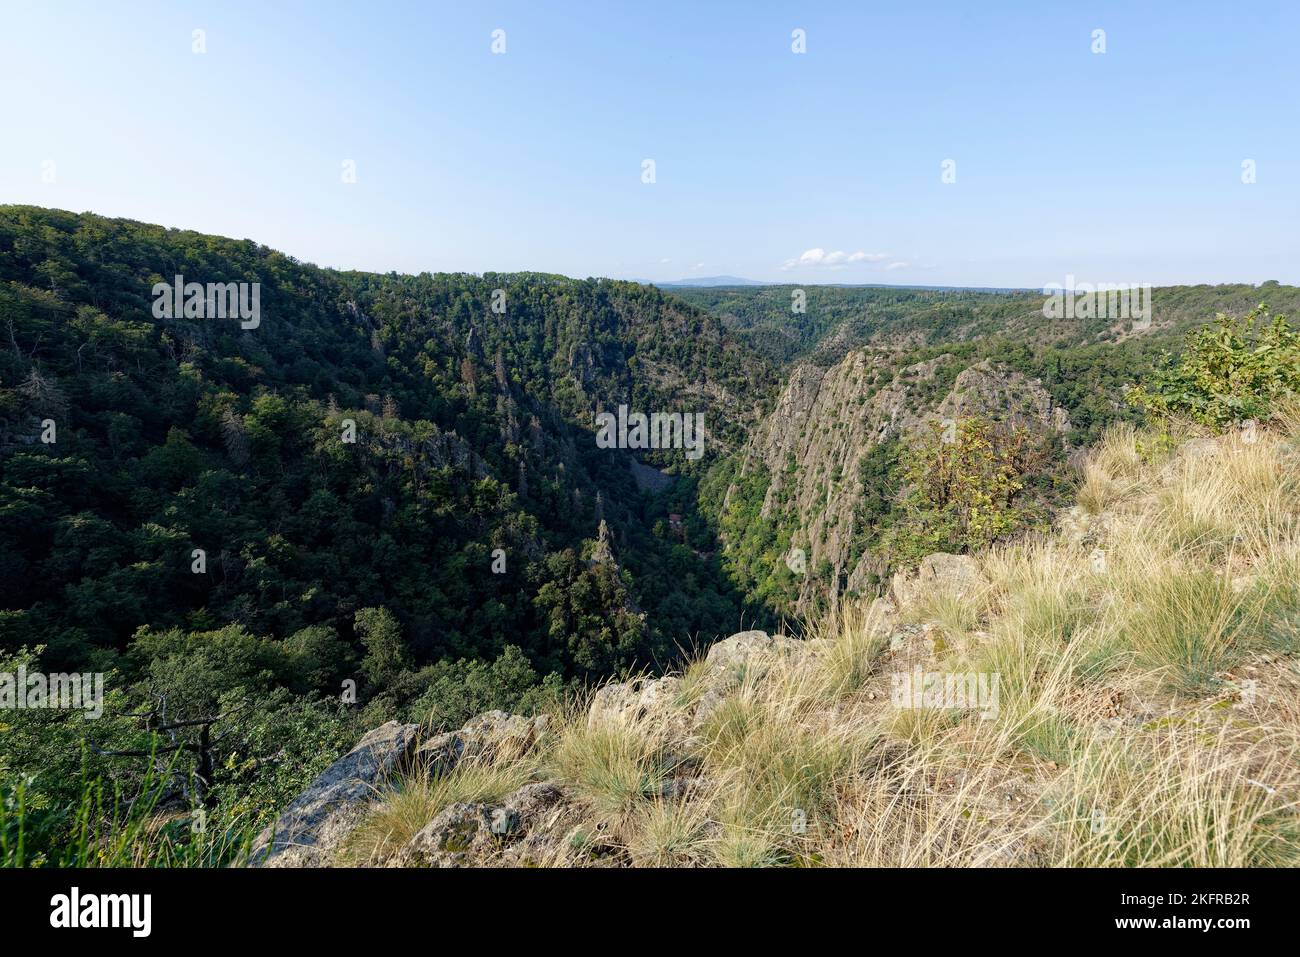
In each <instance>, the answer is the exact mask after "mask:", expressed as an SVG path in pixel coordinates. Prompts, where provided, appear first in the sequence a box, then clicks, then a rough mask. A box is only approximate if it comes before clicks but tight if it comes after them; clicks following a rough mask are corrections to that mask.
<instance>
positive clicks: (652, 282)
mask: <svg viewBox="0 0 1300 957" xmlns="http://www.w3.org/2000/svg"><path fill="white" fill-rule="evenodd" d="M630 281H631V282H638V283H641V284H642V285H644V286H658V287H659V288H661V289H711V288H714V287H731V286H839V287H844V288H857V289H933V290H935V291H938V292H992V293H1015V292H1039V291H1040V290H1038V289H1031V288H1029V287H1023V288H1021V287H1015V286H917V285H907V284H898V283H885V282H797V281H795V280H793V279H791V280H789V281H786V282H766V281H764V280H761V279H742V278H741V277H739V276H700V277H699V278H698V279H671V280H658V279H633V280H630Z"/></svg>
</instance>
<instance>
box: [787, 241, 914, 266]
mask: <svg viewBox="0 0 1300 957" xmlns="http://www.w3.org/2000/svg"><path fill="white" fill-rule="evenodd" d="M888 258H889V254H888V253H868V252H864V251H863V250H861V249H859V250H856V251H855V252H851V253H850V252H845V251H844V250H843V249H836V250H834V251H832V252H829V253H828V252H827V251H826V250H825V249H823V248H822V247H820V246H814V247H813V248H812V249H807V250H804V252H803V253H802V254H801V255H800V256H799V258H797V259H787V260H786V261H785V262H784V263H782V264H781V268H782V269H797V268H820V269H843V268H844V267H845V266H848V265H856V264H858V263H878V262H881V261H883V260H885V259H888Z"/></svg>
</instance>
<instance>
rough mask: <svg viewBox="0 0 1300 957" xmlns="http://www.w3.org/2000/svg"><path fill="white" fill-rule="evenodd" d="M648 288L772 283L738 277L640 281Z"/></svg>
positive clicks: (761, 284) (767, 284)
mask: <svg viewBox="0 0 1300 957" xmlns="http://www.w3.org/2000/svg"><path fill="white" fill-rule="evenodd" d="M642 281H643V282H644V283H645V284H646V285H648V286H661V287H672V288H711V287H713V286H771V285H774V283H768V282H761V281H760V280H758V279H741V278H740V277H739V276H700V277H699V278H698V279H673V280H671V281H668V282H662V281H651V280H648V279H647V280H642Z"/></svg>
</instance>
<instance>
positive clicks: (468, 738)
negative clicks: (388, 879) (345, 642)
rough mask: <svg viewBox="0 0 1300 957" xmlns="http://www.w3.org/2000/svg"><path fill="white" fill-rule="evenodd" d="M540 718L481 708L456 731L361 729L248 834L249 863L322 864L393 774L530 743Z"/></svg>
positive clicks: (435, 768)
mask: <svg viewBox="0 0 1300 957" xmlns="http://www.w3.org/2000/svg"><path fill="white" fill-rule="evenodd" d="M547 722H548V718H547V717H546V716H545V715H539V716H537V717H533V718H525V717H521V716H519V715H511V714H506V713H505V712H504V711H489V712H487V713H485V714H481V715H479V716H478V717H477V718H475V719H473V720H472V721H470V722H469V723H468V724H466V725H465V727H463V728H461V729H460V730H459V731H450V732H447V733H444V734H437V735H434V736H432V737H430V738H427V739H423V740H422V736H421V733H420V727H419V725H415V724H399V723H398V722H396V721H390V722H388V723H387V724H384V725H381V726H380V727H378V728H376V729H375V730H373V731H371V732H370V733H369V734H367V735H366V736H365V737H364V738H362V739H361V741H360V742H359V743H358V744H357V746H356V747H355V748H353V749H352V750H351V751H349V752H348V753H347V754H346V755H344V756H343V757H341V758H339V759H338V760H337V761H335V762H334V763H333V764H331V765H330V766H329V767H328V768H326V769H325V771H323V772H322V773H321V775H320V776H319V777H318V778H317V779H316V780H315V781H313V782H312V783H311V786H310V787H308V788H307V790H306V791H304V792H303V793H302V794H300V795H298V797H297V798H295V799H294V800H293V802H292V803H290V804H289V806H288V807H286V808H285V809H284V811H283V812H281V814H280V816H279V817H278V818H277V819H276V821H275V823H274V824H273V825H271V826H270V827H268V828H266V829H265V830H264V831H263V832H262V833H261V834H260V835H259V836H258V838H257V839H256V840H255V841H254V842H253V847H252V849H251V853H250V855H249V863H250V864H251V865H252V866H254V867H323V866H328V865H329V864H330V863H332V862H333V858H334V856H335V854H336V853H337V851H338V850H339V849H340V848H341V847H342V846H343V844H344V843H345V842H346V840H347V838H348V836H349V835H350V834H351V833H352V831H353V830H354V829H355V828H356V827H357V826H358V825H359V824H361V822H362V821H363V820H364V819H365V815H366V810H367V808H368V807H369V805H370V802H371V801H372V800H373V799H374V798H375V797H376V796H377V795H378V793H379V792H380V790H381V789H382V788H383V786H384V785H385V784H386V783H387V782H388V781H390V780H391V779H393V778H394V777H396V776H398V775H401V774H403V773H409V772H416V771H419V772H427V773H429V774H431V775H437V774H445V773H447V772H449V771H451V770H452V769H454V768H455V767H456V765H457V764H458V763H460V762H461V761H464V760H469V759H473V758H482V757H485V756H489V755H491V756H496V755H502V756H508V757H515V756H518V755H521V754H524V753H526V752H527V751H528V750H530V749H532V748H535V747H537V746H538V744H539V743H540V742H541V740H542V738H543V736H544V735H545V733H546V728H547Z"/></svg>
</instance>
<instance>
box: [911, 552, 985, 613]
mask: <svg viewBox="0 0 1300 957" xmlns="http://www.w3.org/2000/svg"><path fill="white" fill-rule="evenodd" d="M987 585H988V579H987V578H985V577H984V572H983V571H981V570H980V566H979V562H978V561H976V560H975V559H974V558H973V557H971V556H970V555H949V554H947V553H945V552H936V553H935V554H933V555H926V556H925V558H923V559H921V563H920V565H918V566H917V568H916V571H915V572H913V573H911V574H907V573H904V572H899V573H897V574H896V575H894V578H893V580H892V581H891V582H890V590H891V591H892V593H893V598H894V601H895V602H896V603H897V604H898V605H899V606H904V605H910V604H911V603H912V602H914V601H916V600H917V599H918V598H920V597H921V596H922V595H925V594H932V593H936V592H938V593H941V594H945V595H950V596H952V597H954V598H966V599H971V598H975V597H976V596H977V595H978V594H979V593H980V592H981V591H982V590H983V589H984V588H985V587H987Z"/></svg>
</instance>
